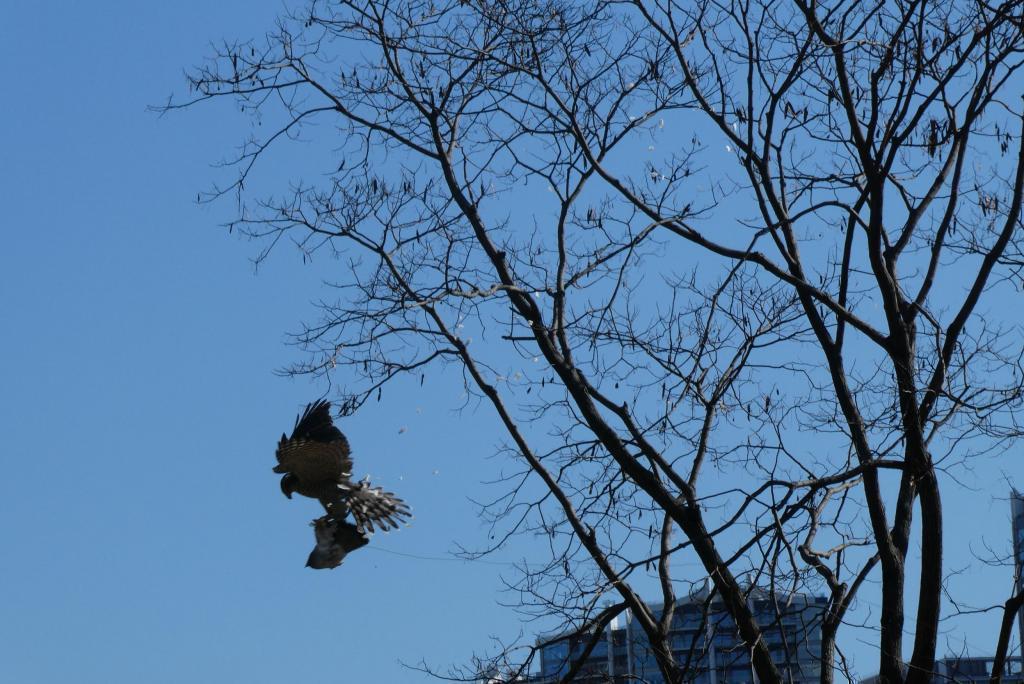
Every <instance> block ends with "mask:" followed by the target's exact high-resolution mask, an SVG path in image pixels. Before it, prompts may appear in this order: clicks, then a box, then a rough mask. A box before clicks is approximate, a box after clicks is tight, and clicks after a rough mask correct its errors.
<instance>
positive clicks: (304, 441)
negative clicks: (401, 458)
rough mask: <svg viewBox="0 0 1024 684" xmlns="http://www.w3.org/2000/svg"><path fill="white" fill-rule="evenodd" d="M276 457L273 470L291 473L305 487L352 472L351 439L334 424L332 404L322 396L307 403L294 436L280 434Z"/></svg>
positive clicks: (293, 431) (333, 480) (298, 420)
mask: <svg viewBox="0 0 1024 684" xmlns="http://www.w3.org/2000/svg"><path fill="white" fill-rule="evenodd" d="M276 456H277V463H278V464H277V465H276V466H275V467H274V472H275V473H291V474H292V475H294V476H295V477H296V478H297V479H298V481H299V482H300V483H302V484H303V485H304V486H313V485H315V484H317V483H320V482H337V481H339V480H340V479H342V478H346V479H347V478H349V477H350V476H351V473H352V456H351V450H350V449H349V446H348V440H347V439H346V438H345V435H343V434H341V430H339V429H338V428H336V427H335V426H334V421H332V420H331V404H330V402H327V401H324V400H323V399H321V400H319V401H315V402H313V403H312V404H307V405H306V410H305V411H303V412H302V414H301V415H300V416H299V417H298V418H296V419H295V428H294V429H293V430H292V436H291V437H287V436H285V435H283V434H282V435H281V441H280V442H279V443H278V445H277V453H276ZM300 493H301V492H300Z"/></svg>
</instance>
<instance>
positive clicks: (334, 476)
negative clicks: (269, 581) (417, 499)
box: [274, 399, 410, 569]
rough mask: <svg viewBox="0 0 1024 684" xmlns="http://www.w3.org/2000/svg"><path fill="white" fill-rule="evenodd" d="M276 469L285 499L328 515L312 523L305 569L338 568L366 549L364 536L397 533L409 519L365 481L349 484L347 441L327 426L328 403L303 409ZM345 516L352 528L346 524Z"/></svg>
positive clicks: (394, 500) (281, 446) (400, 504)
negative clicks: (311, 502)
mask: <svg viewBox="0 0 1024 684" xmlns="http://www.w3.org/2000/svg"><path fill="white" fill-rule="evenodd" d="M277 463H278V464H277V465H276V466H274V472H275V473H278V474H281V475H283V477H282V478H281V491H282V492H283V493H284V495H285V496H287V497H288V498H289V499H290V498H292V494H293V493H297V494H301V495H302V496H308V497H310V498H313V499H317V500H318V501H319V502H320V504H321V505H322V506H323V507H324V510H325V511H326V512H327V515H325V516H324V517H322V518H320V519H318V520H316V521H314V523H313V527H314V531H315V533H316V539H317V546H316V548H315V549H314V550H313V552H312V553H311V554H310V556H309V562H308V563H307V564H308V565H309V566H310V567H313V568H318V569H319V568H325V567H332V568H333V567H337V566H338V564H340V563H341V559H342V558H344V556H345V554H346V553H348V552H349V551H352V550H354V549H357V548H359V547H360V546H364V545H365V544H367V543H368V541H369V537H368V536H366V535H367V533H371V534H372V533H373V532H374V531H376V530H383V531H388V530H391V529H396V528H397V527H398V526H399V525H400V524H401V523H403V522H406V521H407V520H408V518H409V517H410V511H409V507H408V506H407V505H406V503H405V502H404V501H402V500H401V499H399V498H398V497H397V496H395V495H394V494H393V493H391V492H385V491H384V490H383V489H381V488H380V487H372V486H370V483H369V481H368V480H367V479H363V480H360V481H358V482H353V481H352V454H351V450H350V449H349V444H348V440H347V439H346V438H345V435H343V434H342V433H341V430H339V429H338V428H337V427H335V425H334V422H333V421H332V420H331V404H330V402H327V401H324V400H323V399H321V400H319V401H315V402H313V403H311V404H308V405H307V406H306V410H305V411H303V412H302V414H301V415H299V417H298V418H297V419H296V421H295V429H294V430H292V435H291V437H288V436H287V435H284V434H282V435H281V441H280V442H279V443H278V445H277ZM350 513H351V514H352V517H353V519H355V523H356V524H355V525H352V524H351V523H348V522H346V521H345V518H346V517H347V516H348V514H350ZM339 554H340V555H339ZM335 561H337V562H335Z"/></svg>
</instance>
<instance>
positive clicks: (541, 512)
mask: <svg viewBox="0 0 1024 684" xmlns="http://www.w3.org/2000/svg"><path fill="white" fill-rule="evenodd" d="M1022 5H1024V3H1020V2H1004V3H999V4H988V3H985V2H982V1H980V0H979V1H977V2H969V1H965V2H960V1H957V0H954V1H951V2H944V3H930V2H924V1H915V0H903V1H901V2H886V1H880V2H873V3H865V2H856V1H848V0H835V1H834V2H828V3H818V2H815V1H814V0H794V2H793V3H788V4H787V3H772V2H765V1H763V0H738V1H735V2H734V1H730V0H697V1H694V2H676V1H675V0H631V1H627V0H619V1H604V0H594V1H590V2H562V1H560V0H407V1H398V0H395V1H390V2H389V1H386V0H377V1H370V0H352V1H349V2H346V1H340V0H334V1H331V2H324V1H315V2H312V3H310V4H309V5H308V7H306V8H305V9H303V10H301V12H297V13H296V14H294V15H292V16H289V17H286V18H283V19H282V20H281V22H280V23H279V25H278V26H277V28H276V30H274V31H272V32H271V33H269V34H268V35H267V36H266V37H265V38H264V39H261V40H258V41H252V42H246V43H235V44H225V45H223V46H221V48H220V49H218V50H217V51H216V54H215V55H214V56H213V57H212V59H211V60H210V61H208V62H207V63H206V64H205V65H204V66H201V67H199V68H197V69H196V70H195V71H194V72H193V73H192V74H191V76H190V80H189V85H190V91H191V95H190V96H189V98H186V99H185V100H183V101H174V100H172V101H171V102H170V103H169V104H168V105H167V106H166V108H165V109H167V110H170V109H176V108H180V107H189V106H193V105H195V104H196V103H198V102H202V101H204V100H208V99H214V98H221V97H228V98H231V99H234V100H236V101H237V102H238V103H239V104H240V105H241V106H242V108H243V110H244V111H246V112H249V113H251V115H252V116H253V117H254V118H255V119H256V120H257V121H258V122H259V124H260V126H261V127H262V130H263V131H266V133H265V134H263V135H262V136H260V137H256V138H253V139H251V140H249V141H248V142H247V143H246V145H245V146H244V148H243V149H242V151H241V153H240V155H239V156H238V157H237V159H235V160H234V166H235V168H236V170H237V175H236V176H235V177H234V182H233V183H232V184H230V185H228V186H226V187H220V188H217V189H215V191H214V192H213V193H212V195H211V198H213V197H219V196H221V195H232V194H233V195H235V196H236V197H237V198H238V201H239V206H240V212H239V215H238V219H237V220H236V221H235V222H233V223H232V224H231V227H232V228H233V229H239V230H241V231H243V232H245V233H246V234H247V235H250V236H254V237H257V238H260V239H262V240H263V241H264V245H265V250H264V251H263V252H261V254H260V257H261V258H263V257H265V256H266V255H267V254H268V253H269V252H270V249H271V248H272V247H274V246H276V245H278V244H280V243H281V241H282V239H284V238H286V237H290V238H291V239H292V241H293V242H294V243H295V244H296V245H298V246H299V247H300V248H301V250H302V251H303V255H304V256H306V255H314V254H317V253H329V254H331V255H334V256H337V257H340V259H341V260H342V261H341V263H343V264H344V265H343V266H340V267H339V269H338V273H337V277H336V278H335V281H336V282H335V286H336V287H337V298H336V299H335V300H334V301H332V302H328V303H325V304H324V306H323V317H322V319H321V320H320V321H318V322H315V323H312V324H310V325H309V327H308V328H307V329H305V331H304V332H303V333H302V334H301V335H299V338H298V339H299V341H300V342H301V343H302V344H303V345H304V346H305V348H306V349H307V350H308V351H309V356H308V362H307V363H303V364H301V365H299V366H297V367H294V368H292V369H291V372H294V373H311V374H333V373H340V374H343V375H344V377H345V386H346V387H347V388H350V391H349V393H348V394H346V395H345V397H344V407H345V408H344V410H345V411H347V412H352V411H356V410H358V408H359V407H360V406H361V405H362V403H363V402H365V401H366V400H367V399H368V398H370V397H372V396H374V395H376V394H378V393H379V392H380V391H381V388H382V387H383V386H384V385H385V384H387V383H388V382H390V381H392V380H393V379H395V378H396V377H399V376H402V375H408V374H411V375H413V377H416V376H419V375H421V374H422V373H425V372H426V371H427V369H428V368H430V367H434V366H438V365H444V366H449V367H454V368H457V369H460V370H461V372H462V373H463V375H464V378H465V383H466V386H467V388H469V390H470V391H471V392H472V393H474V394H475V395H476V396H478V397H480V398H481V399H482V400H483V401H484V402H485V404H488V405H489V406H490V408H491V409H493V411H495V412H496V414H497V416H498V417H499V418H500V421H501V423H502V425H503V426H504V428H505V430H506V431H507V443H506V448H507V452H508V455H509V458H510V459H511V460H512V462H514V463H517V464H519V467H518V469H516V470H514V471H513V472H508V471H503V473H502V477H503V478H504V479H503V482H504V485H505V486H504V488H503V489H502V491H501V492H500V495H499V496H497V497H496V498H495V499H494V500H493V501H491V502H490V503H489V504H487V505H486V511H487V512H488V513H489V514H490V515H491V516H492V520H493V522H494V525H495V527H496V529H499V530H501V534H499V535H498V538H497V539H496V541H495V542H494V544H493V546H491V547H489V548H485V549H482V550H480V551H479V553H487V552H489V551H491V550H493V549H495V548H498V547H500V546H501V544H502V543H503V541H504V539H505V538H507V537H505V536H503V535H513V534H535V535H538V536H539V537H540V538H541V539H544V540H546V544H547V545H546V553H547V556H546V558H545V559H543V562H542V563H541V564H540V566H537V565H531V566H529V567H524V568H522V572H521V573H519V574H518V575H516V577H515V578H514V579H511V580H510V587H511V588H512V589H513V590H514V591H516V592H517V596H519V598H520V601H519V604H520V607H521V608H522V609H524V610H527V611H535V612H537V613H539V614H543V615H557V616H559V617H560V618H561V619H562V620H563V622H564V625H565V627H566V628H567V629H568V628H571V629H574V630H576V633H577V634H579V635H582V636H585V635H588V634H589V635H598V634H600V632H601V629H602V628H603V626H604V625H606V624H608V622H609V621H610V620H611V619H612V618H613V617H614V615H615V614H617V613H619V612H621V611H623V610H626V609H628V610H629V611H630V612H631V613H632V616H633V619H634V620H636V622H637V624H638V625H639V627H640V628H641V629H642V630H643V631H644V632H645V633H646V636H647V637H648V639H649V641H650V644H651V648H652V650H653V652H654V654H655V656H656V659H657V662H658V667H659V668H660V672H661V675H662V677H663V678H664V679H665V681H669V682H682V681H686V680H687V678H688V677H689V672H690V663H691V660H690V659H688V658H687V657H685V656H683V657H681V656H680V649H679V647H678V646H674V645H673V644H672V641H671V638H670V636H671V634H670V633H671V631H672V621H673V606H674V605H675V604H676V601H675V599H676V586H677V585H678V583H679V581H680V580H682V579H684V578H683V577H681V576H680V573H678V572H675V571H674V570H673V563H674V562H676V563H677V562H679V559H680V558H691V559H696V560H697V561H698V562H699V563H700V564H701V566H702V567H703V569H704V573H703V574H704V575H706V577H707V578H709V581H710V585H711V588H712V592H711V595H710V597H709V598H708V601H709V602H711V601H717V602H719V603H720V605H722V606H723V607H724V609H725V610H726V611H727V612H728V614H729V615H730V616H731V619H732V621H733V622H734V623H735V629H736V631H737V633H738V635H739V637H740V639H741V640H742V642H743V643H744V644H746V647H747V649H748V653H749V659H750V663H751V664H752V668H753V670H754V671H755V672H756V675H757V677H758V679H759V681H761V682H780V681H783V680H784V679H786V677H787V676H788V675H787V672H786V670H785V668H784V667H783V665H782V663H781V662H778V657H777V656H773V652H772V651H771V649H770V648H769V646H768V640H767V639H766V635H768V634H769V632H770V630H772V628H773V626H772V625H773V623H772V621H771V620H770V619H768V620H766V619H765V618H764V615H763V614H761V613H759V612H758V611H757V610H755V609H754V608H753V607H752V602H751V600H750V596H749V592H750V587H752V586H762V587H769V588H770V589H771V590H772V591H773V592H779V593H780V595H781V594H783V593H785V592H791V591H795V590H798V589H800V588H802V587H807V588H811V589H814V590H824V591H825V592H826V594H827V595H828V599H829V603H828V607H827V612H826V616H825V620H824V623H823V625H822V627H821V631H822V638H823V647H822V658H823V661H822V667H821V681H822V682H830V681H832V680H833V678H834V677H835V675H836V674H837V673H838V672H839V671H840V670H841V669H842V668H841V667H840V665H841V663H840V664H837V662H836V655H837V646H836V638H837V634H838V633H839V631H840V629H841V627H842V626H843V625H844V624H845V623H846V621H847V617H848V611H849V609H850V606H851V603H852V601H853V600H854V598H855V596H856V595H857V592H858V590H859V589H860V588H861V587H862V585H863V584H864V583H865V581H867V580H868V578H873V579H877V580H879V582H880V587H881V611H880V614H879V615H878V616H877V623H876V624H875V625H874V626H875V627H876V628H877V629H878V639H879V642H878V652H879V654H880V656H879V663H878V667H879V670H880V674H881V676H882V677H883V678H884V680H885V681H888V682H902V681H907V682H924V681H928V680H929V679H930V677H931V672H932V670H933V665H934V661H935V654H936V646H937V635H938V627H939V621H940V610H941V606H942V588H943V580H944V564H943V548H942V543H943V505H942V496H941V492H942V487H943V486H944V485H943V482H944V481H943V476H942V474H943V473H944V472H945V471H946V470H948V469H949V468H950V467H952V466H953V465H955V464H958V463H964V462H966V461H968V460H969V459H971V458H973V457H975V456H978V455H980V454H989V453H998V452H1000V451H1001V450H1002V449H1005V448H1006V446H1007V445H1008V444H1010V443H1011V441H1012V440H1013V439H1014V438H1015V437H1016V436H1017V435H1018V434H1019V427H1018V422H1017V419H1018V413H1019V410H1020V406H1021V393H1022V389H1024V372H1022V367H1021V363H1020V359H1021V354H1022V348H1021V340H1020V335H1019V331H1018V330H1017V329H1016V328H1015V327H1014V321H1013V319H1012V318H1010V317H1008V316H1007V317H1003V318H1001V317H1000V311H999V307H998V306H994V302H993V300H992V297H994V296H998V294H999V293H1000V292H1004V293H1005V292H1012V291H1014V288H1017V287H1019V286H1020V285H1021V284H1022V283H1021V264H1022V263H1024V259H1022V254H1024V252H1022V242H1021V235H1022V233H1021V230H1020V208H1021V197H1022V189H1024V164H1022V163H1021V162H1022V160H1024V142H1022V136H1021V128H1022V125H1024V121H1022V116H1024V110H1022V107H1021V102H1020V101H1019V100H1018V99H1017V95H1018V94H1019V93H1020V90H1021V89H1020V84H1021V80H1020V76H1019V74H1018V73H1017V72H1018V69H1019V67H1020V66H1021V62H1022V49H1024V7H1022ZM1011 96H1012V97H1011ZM315 124H320V127H319V128H318V127H316V126H315ZM324 124H329V125H333V126H334V127H335V128H333V129H329V130H330V135H327V134H326V133H325V128H324ZM335 131H337V134H335ZM302 137H305V138H307V139H310V140H313V141H316V142H319V143H321V144H322V146H323V148H324V150H325V152H326V151H328V150H329V151H330V155H326V154H325V157H324V158H328V156H329V158H330V159H332V160H333V161H332V166H331V168H330V169H326V170H329V173H326V174H324V173H323V172H324V171H325V169H323V168H320V169H315V171H316V174H313V173H311V174H310V175H309V176H307V180H306V181H305V182H304V183H303V184H300V185H297V186H296V187H293V188H290V189H288V190H287V191H286V192H285V193H284V194H273V195H271V196H267V197H253V196H252V195H251V194H250V193H249V192H247V190H246V184H247V181H248V180H249V177H250V173H251V171H252V170H253V168H254V167H256V165H257V164H258V163H259V162H260V161H261V159H263V158H264V157H265V156H266V155H267V154H268V153H269V151H270V150H271V149H272V148H273V147H274V146H277V145H282V144H286V142H287V140H289V139H294V138H302ZM311 171H312V170H311ZM310 177H312V178H315V179H316V180H315V181H313V180H308V178H310ZM986 297H987V298H988V303H985V304H983V302H986ZM948 486H951V485H948ZM915 515H916V516H918V517H919V522H920V525H919V526H917V527H912V522H913V519H914V516H915ZM915 529H919V530H920V532H919V534H918V535H917V536H916V537H914V534H913V532H912V531H913V530H915ZM912 545H913V546H915V547H918V548H919V549H920V554H921V563H920V575H919V576H918V577H908V572H907V559H908V553H909V550H910V549H911V546H912ZM647 573H650V574H651V575H652V576H654V577H656V578H658V584H659V586H660V587H661V593H662V596H661V597H660V599H661V603H663V605H664V606H665V609H664V610H658V609H656V608H655V607H652V605H650V604H649V603H648V602H647V601H645V600H644V599H643V598H641V596H640V595H639V592H638V590H637V588H636V587H637V581H638V578H641V577H643V576H644V575H646V574H647ZM773 595H774V594H773ZM609 599H611V601H612V603H610V604H607V603H606V602H607V601H608V600H609ZM910 604H913V605H914V611H913V612H914V613H915V614H916V618H915V623H914V624H906V622H907V621H906V620H905V617H904V611H905V610H906V609H907V606H908V605H910ZM706 613H707V611H706V610H705V614H706ZM775 614H776V615H779V614H780V613H779V610H776V611H775ZM907 634H910V635H912V636H911V637H910V639H911V643H907V644H905V643H904V639H905V635H907ZM784 646H785V648H786V650H788V649H789V648H790V647H791V645H784ZM694 648H697V647H696V646H694V647H692V648H691V649H690V655H692V654H693V651H694ZM1003 651H1004V652H1005V647H1003ZM905 653H907V654H909V659H908V660H906V662H904V654H905ZM840 655H841V654H840ZM504 656H506V657H507V656H508V654H507V653H505V654H504ZM524 660H526V661H528V660H529V658H523V659H520V660H519V661H518V663H515V664H510V663H506V664H507V665H508V666H509V667H520V668H522V667H524V664H523V661H524ZM581 662H582V661H581ZM525 666H528V663H526V665H525ZM579 668H580V663H579V662H578V663H577V664H576V665H574V667H573V671H572V672H570V674H569V675H568V676H567V677H566V678H565V681H570V680H571V679H572V677H573V676H575V673H576V672H577V671H578V670H579Z"/></svg>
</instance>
